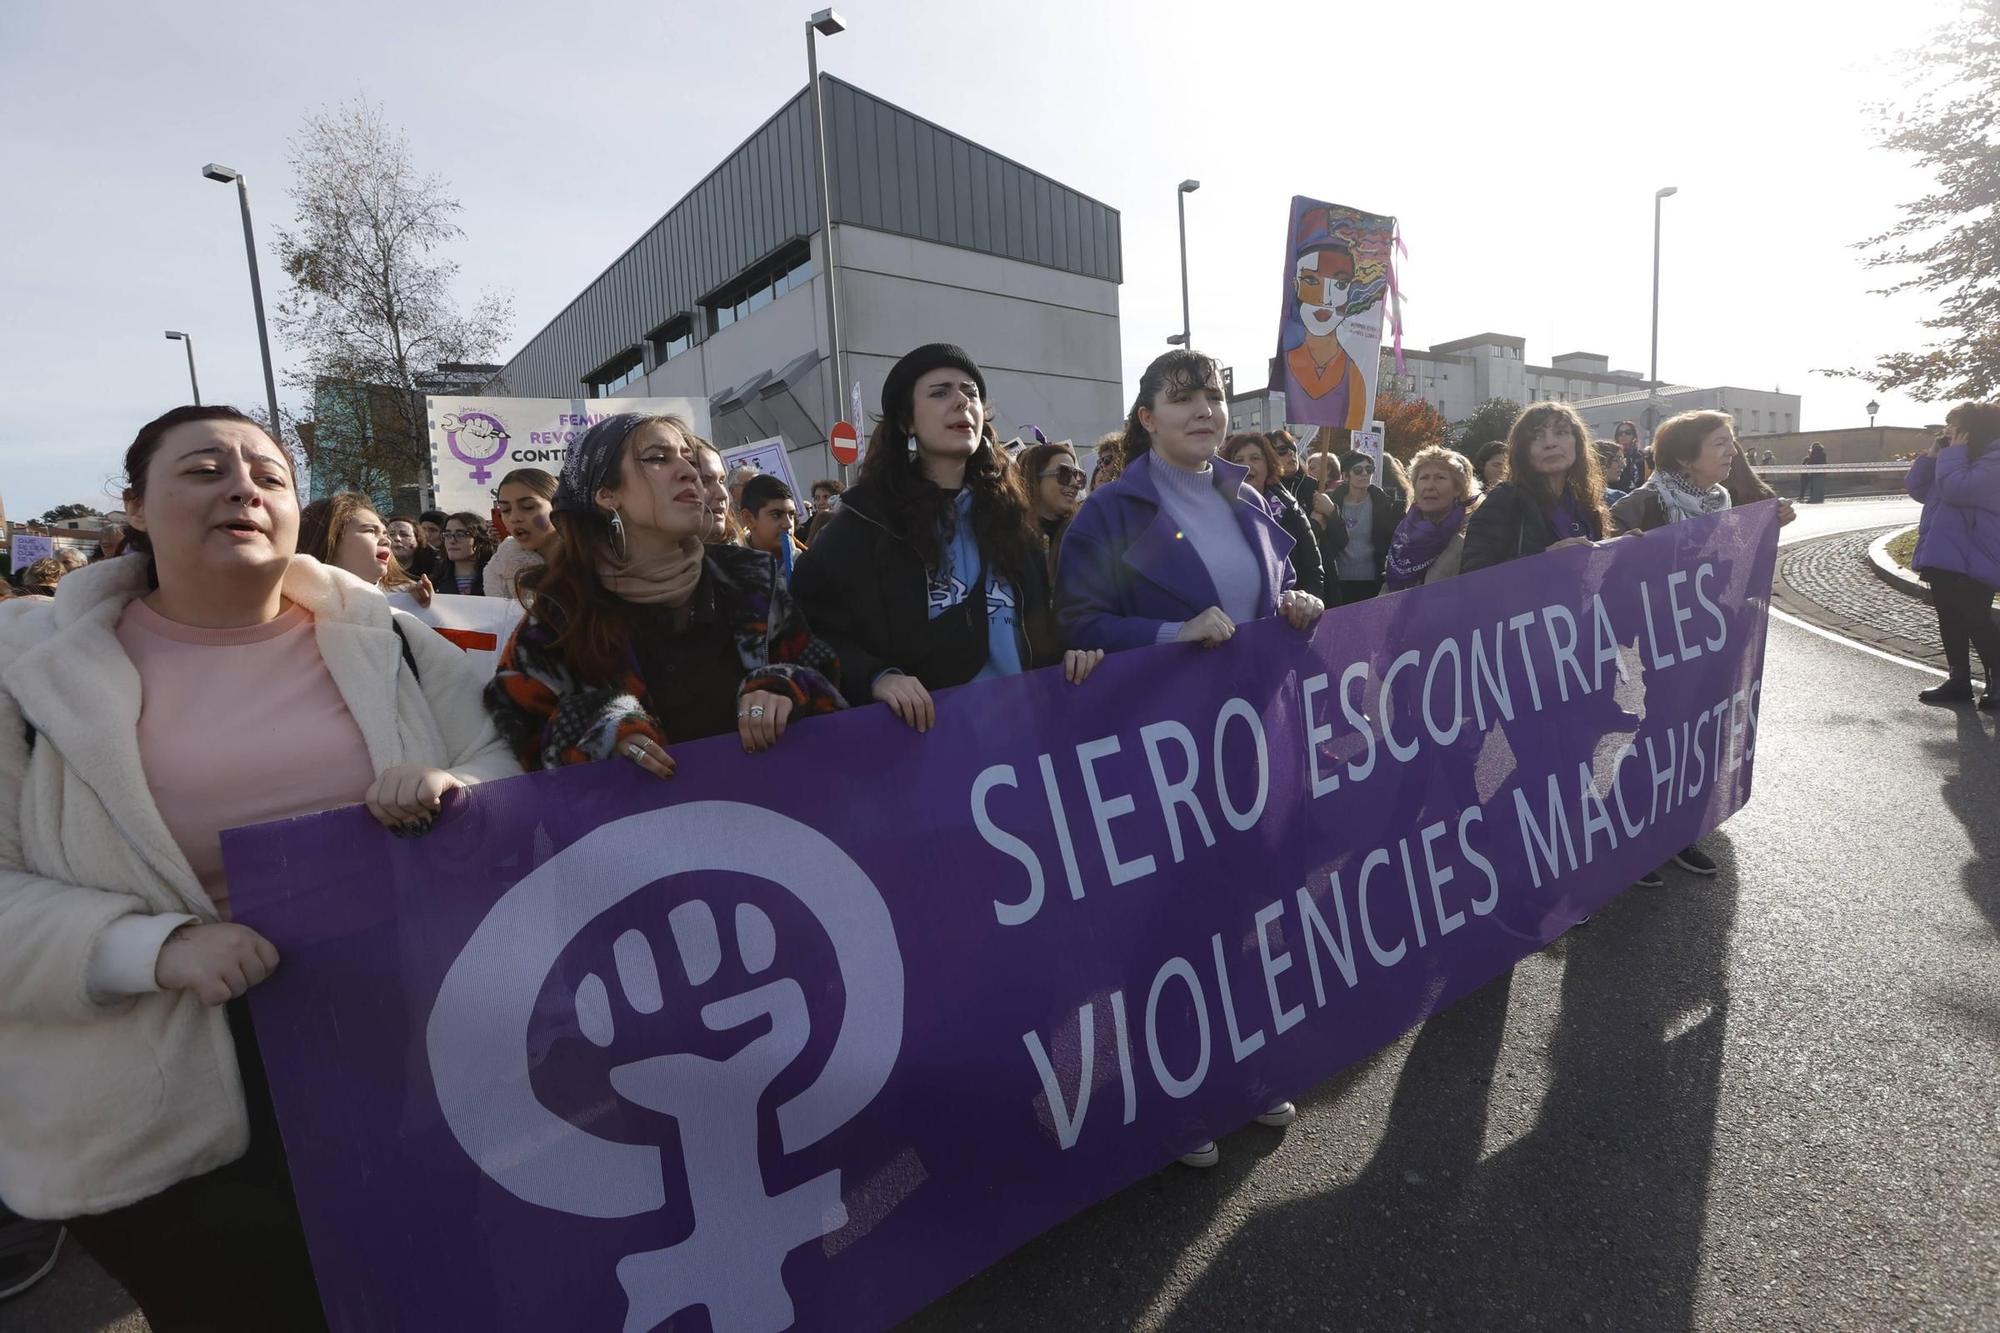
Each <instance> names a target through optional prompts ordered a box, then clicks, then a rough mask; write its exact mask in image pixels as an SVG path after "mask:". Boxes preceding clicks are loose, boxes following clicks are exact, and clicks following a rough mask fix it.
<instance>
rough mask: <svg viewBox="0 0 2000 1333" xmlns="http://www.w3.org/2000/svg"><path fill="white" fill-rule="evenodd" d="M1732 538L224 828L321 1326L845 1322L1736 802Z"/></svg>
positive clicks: (1019, 1230)
mask: <svg viewBox="0 0 2000 1333" xmlns="http://www.w3.org/2000/svg"><path fill="white" fill-rule="evenodd" d="M1776 533H1777V517H1776V514H1775V513H1774V505H1773V504H1772V503H1768V502H1767V503H1765V504H1760V505H1756V506H1753V507H1751V508H1749V509H1745V510H1738V511H1734V512H1728V513H1723V514H1719V515H1715V516H1712V517H1709V518H1705V519H1700V520H1697V521H1693V522H1687V523H1681V524H1677V525H1674V526H1672V527H1669V528H1663V529H1661V530H1659V531H1656V532H1653V533H1649V534H1647V535H1645V536H1643V537H1638V538H1634V539H1631V540H1625V541H1619V542H1615V543H1611V544H1610V545H1607V546H1604V547H1600V548H1595V549H1572V550H1565V551H1559V552H1552V553H1550V554H1547V555H1544V556H1540V557H1532V558H1530V559H1529V560H1525V561H1518V562H1516V563H1514V564H1512V565H1508V566H1505V567H1503V568H1499V569H1491V570H1484V571H1480V572H1478V573H1474V574H1469V575H1464V576H1461V577H1459V578H1455V579H1451V580H1448V581H1446V582H1442V583H1439V584H1435V585H1431V586H1428V587H1424V588H1420V589H1417V590H1415V591H1412V592H1407V593H1399V594H1395V595H1392V596H1386V597H1381V598H1377V599H1376V600H1374V601H1370V602H1365V603H1361V604H1359V605H1355V606H1350V607H1343V608H1341V609H1339V610H1336V611H1333V612H1330V613H1328V615H1327V616H1326V617H1325V619H1323V620H1322V621H1321V622H1320V624H1319V625H1318V626H1317V628H1316V629H1315V630H1314V631H1313V632H1312V633H1311V634H1310V635H1308V634H1304V633H1300V632H1298V631H1295V630H1293V629H1291V628H1290V627H1289V626H1287V625H1285V624H1283V623H1281V622H1279V621H1276V620H1271V621H1261V622H1258V623H1255V624H1251V625H1247V626H1245V627H1244V628H1243V629H1242V630H1241V631H1240V632H1239V633H1238V634H1237V636H1236V637H1235V639H1234V640H1233V641H1232V642H1231V643H1230V644H1228V645H1227V646H1226V647H1224V648H1221V649H1218V650H1215V651H1205V650H1202V649H1200V648H1196V647H1194V646H1191V645H1167V646H1163V647H1156V648H1150V649H1145V650H1141V651H1136V652H1131V653H1126V654H1122V655H1118V656H1114V657H1111V658H1109V659H1107V660H1106V661H1105V662H1104V664H1103V665H1102V666H1101V667H1100V668H1099V669H1098V671H1097V673H1096V674H1095V675H1094V676H1092V677H1091V679H1090V680H1088V681H1086V682H1085V683H1084V684H1083V685H1081V686H1072V685H1069V684H1067V683H1066V682H1064V681H1063V679H1062V677H1061V674H1060V673H1059V672H1039V673H1036V674H1033V675H1029V676H1022V677H1016V678H1013V679H1009V680H1001V681H992V682H986V683H981V684H975V685H970V686H965V687H962V688H960V689H956V690H948V691H943V692H941V693H940V695H939V696H938V706H937V716H938V724H937V726H936V728H935V729H933V730H932V731H931V732H929V733H928V734H924V735H919V734H917V733H916V732H913V731H911V730H909V729H908V728H907V727H905V726H903V725H902V724H901V723H899V722H897V721H896V720H895V718H894V717H893V716H891V714H890V713H889V711H888V710H887V709H886V708H875V707H868V708H860V709H855V710H853V711H851V712H848V713H844V714H838V715H834V716H830V717H824V718H816V719H810V720H807V721H804V722H801V723H799V724H797V725H795V726H794V727H793V728H792V729H791V730H790V731H789V732H788V733H787V734H786V736H785V738H784V740H783V741H782V742H781V743H780V744H779V746H778V748H777V749H776V750H775V751H772V752H769V753H765V754H762V755H754V756H747V755H745V754H743V753H742V751H741V750H740V748H739V747H738V746H737V745H736V743H735V741H734V739H733V738H721V739H716V740H710V741H703V742H699V743H695V744H689V745H683V746H678V747H676V751H675V752H676V754H677V755H678V757H679V761H680V762H679V772H678V776H676V777H675V778H673V779H672V780H671V781H667V782H662V781H659V780H657V779H654V778H651V777H649V776H647V775H645V774H644V773H642V772H640V771H639V770H638V769H636V768H634V767H633V766H631V765H630V764H626V763H621V762H609V763H601V764H593V765H588V766H585V767H581V768H573V769H567V770H564V771H561V772H553V773H542V774H535V775H531V776H527V777H522V778H516V779H512V780H509V781H506V782H501V783H495V784H490V785H487V786H483V787H480V788H477V789H475V790H473V791H472V792H470V793H469V794H466V795H465V797H464V799H461V800H456V801H455V802H454V803H453V804H452V805H451V806H450V807H449V808H448V809H447V810H446V812H445V813H444V815H443V816H442V817H441V818H440V820H439V821H438V824H437V826H436V828H434V829H433V830H432V831H431V832H430V833H429V834H427V835H426V836H424V837H422V838H419V839H412V840H400V839H396V838H393V837H390V836H388V834H387V833H386V831H385V830H383V829H381V828H380V827H378V826H377V825H375V824H374V823H373V822H372V821H371V820H370V819H369V818H368V816H367V815H366V813H365V812H363V811H361V810H358V809H355V810H346V811H338V812H334V813H331V814H325V815H315V816H311V817H308V818H303V819H297V820H291V821H286V822H283V823H278V824H270V825H265V826H262V827H259V828H254V829H248V830H240V831H236V832H232V833H230V834H228V835H227V836H226V838H225V848H226V852H227V857H228V868H229V876H230V884H231V890H232V897H233V899H234V901H235V902H236V904H237V912H238V919H240V920H242V921H244V922H246V923H248V924H250V925H252V926H254V927H255V928H257V929H258V930H260V931H263V932H264V933H265V934H267V935H268V936H269V937H270V938H271V939H272V940H273V941H274V942H275V943H276V944H277V947H278V949H279V951H280V953H281V954H282V956H283V963H282V965H281V966H280V968H279V969H278V971H277V973H276V974H275V975H274V976H273V977H272V978H271V980H269V981H268V982H266V983H265V984H263V985H261V986H259V987H257V988H256V989H254V990H253V991H252V992H251V1000H252V1007H253V1013H254V1018H255V1022H256V1028H257V1034H258V1040H259V1043H260V1045H261V1046H262V1048H263V1051H264V1055H265V1059H266V1062H267V1064H268V1066H269V1069H270V1074H271V1081H272V1088H273V1093H274V1095H275V1098H276V1101H277V1106H278V1111H279V1116H280V1120H281V1122H282V1124H283V1127H284V1135H285V1142H286V1147H287V1150H288V1152H289V1154H290V1159H291V1168H292V1173H293V1177H294V1179H295V1181H296V1183H297V1186H298V1194H299V1201H300V1206H301V1209H302V1212H303V1215H304V1219H305V1224H306V1229H307V1234H308V1237H309V1240H310V1243H311V1247H312V1254H313V1262H314V1267H315V1269H316V1271H317V1274H318V1277H319V1282H320V1289H321V1292H322V1294H323V1296H324V1299H325V1303H326V1308H327V1313H328V1316H329V1318H330V1319H331V1321H332V1325H333V1327H334V1328H336V1329H340V1330H363V1329H368V1330H382V1329H407V1330H423V1331H424V1333H435V1331H437V1330H450V1329H466V1330H520V1331H522V1333H529V1331H530V1330H532V1331H534V1333H540V1331H541V1330H547V1329H552V1328H560V1329H565V1330H609V1331H611V1333H618V1331H619V1330H624V1331H625V1333H643V1331H644V1330H649V1329H654V1328H660V1327H674V1328H683V1327H691V1326H692V1327H711V1328H713V1329H715V1330H718V1331H719V1333H753V1331H754V1333H763V1331H765V1330H778V1329H785V1328H800V1329H855V1328H880V1327H884V1326H887V1325H889V1324H892V1323H894V1322H895V1321H897V1320H898V1319H900V1318H902V1317H904V1316H906V1315H908V1314H910V1313H911V1312H913V1311H915V1310H916V1309H918V1308H920V1307H921V1306H923V1305H924V1304H925V1303H926V1302H928V1301H930V1300H932V1299H934V1298H935V1297H937V1296H938V1295H940V1294H941V1293H942V1292H944V1291H946V1290H948V1289H949V1288H950V1287H952V1286H953V1285H955V1284H956V1283H958V1282H960V1281H962V1280H963V1279H964V1278H966V1277H967V1276H969V1275H971V1274H972V1273H974V1272H977V1271H978V1270H979V1269H981V1268H983V1267H985V1266H987V1265H989V1264H991V1263H993V1262H994V1261H995V1260H997V1259H999V1258H1000V1257H1001V1256H1003V1255H1005V1254H1006V1253H1007V1252H1008V1251H1010V1250H1012V1249H1014V1248H1015V1247H1016V1246H1018V1245H1020V1244H1022V1243H1023V1242H1025V1241H1027V1240H1028V1239H1030V1238H1031V1237H1033V1236H1035V1235H1036V1234H1038V1233H1039V1232H1041V1231H1044V1230H1046V1229H1047V1228H1049V1227H1051V1226H1053V1225H1055V1224H1056V1223H1057V1222H1060V1221H1062V1220H1063V1219H1064V1218H1067V1217H1069V1216H1071V1215H1073V1214H1075V1213H1076V1212H1078V1211H1080V1210H1081V1209H1083V1208H1085V1207H1087V1206H1089V1205H1090V1204H1091V1203H1093V1202H1095V1201H1097V1200H1098V1199H1101V1198H1103V1197H1104V1196H1106V1195H1108V1194H1110V1193H1113V1192H1115V1191H1117V1190H1119V1189H1121V1188H1123V1187H1124V1186H1126V1185H1129V1184H1130V1183H1132V1182H1133V1181H1135V1180H1137V1179H1139V1178H1141V1177H1142V1176H1145V1175H1146V1174H1148V1173H1150V1172H1153V1171H1157V1170H1159V1169H1160V1168H1162V1167H1163V1166H1165V1165H1167V1164H1168V1163H1170V1162H1172V1161H1173V1160H1174V1158H1175V1157H1176V1156H1177V1155H1178V1154H1180V1153H1182V1152H1184V1151H1186V1150H1187V1149H1189V1148H1191V1147H1192V1146H1194V1145H1195V1144H1197V1143H1199V1142H1201V1141H1203V1140H1205V1139H1209V1138H1213V1137H1216V1136H1218V1135H1221V1134H1224V1133H1226V1132H1228V1131H1230V1130H1233V1129H1235V1128H1237V1127H1238V1126H1240V1125H1242V1124H1244V1123H1245V1122H1247V1121H1248V1120H1249V1119H1250V1118H1251V1117H1252V1116H1254V1115H1255V1114H1256V1113H1257V1112H1259V1111H1261V1110H1262V1109H1264V1108H1265V1107H1266V1106H1268V1105H1270V1104H1271V1102H1273V1101H1274V1100H1276V1099H1279V1098H1282V1097H1288V1096H1292V1095H1295V1094H1298V1093H1301V1092H1303V1091H1305V1090H1306V1089H1308V1088H1309V1087H1311V1086H1312V1085H1314V1084H1316V1083H1318V1082H1319V1081H1321V1080H1323V1079H1325V1078H1327V1077H1328V1076H1329V1075H1331V1074H1333V1073H1335V1072H1336V1071H1338V1070H1340V1069H1342V1068H1343V1067H1345V1066H1347V1065H1349V1064H1351V1063H1353V1062H1355V1061H1356V1060H1359V1059H1362V1058H1363V1057H1365V1056H1367V1055H1368V1054H1369V1053H1371V1052H1373V1051H1375V1050H1377V1049H1379V1048H1380V1047H1382V1046H1384V1045H1386V1044H1387V1043H1389V1042H1390V1041H1392V1040H1394V1039H1395V1038H1396V1036H1397V1035H1398V1034H1400V1033H1401V1032H1402V1031H1404V1030H1405V1029H1406V1028H1408V1027H1410V1026H1411V1025H1412V1024H1414V1023H1418V1022H1421V1021H1422V1020H1423V1019H1424V1018H1426V1017H1428V1016H1429V1015H1430V1014H1432V1013H1434V1012H1436V1011H1437V1010H1438V1009H1440V1008H1442V1007H1443V1006H1445V1005H1448V1004H1450V1003H1451V1002H1452V1001H1454V1000H1456V999H1457V998H1458V997H1460V996H1461V995H1464V994H1465V993H1466V992H1468V991H1470V990H1472V989H1473V988H1475V987H1477V986H1479V985H1481V984H1483V983H1484V982H1486V981H1488V980H1490V979H1491V978H1493V977H1494V976H1496V975H1498V974H1500V973H1501V972H1504V971H1505V970H1506V969H1508V968H1509V967H1511V966H1512V965H1513V964H1514V962H1515V961H1516V960H1517V959H1519V958H1521V957H1523V956H1524V955H1526V954H1528V953H1531V952H1533V951H1535V950H1537V949H1539V948H1540V947H1542V945H1543V944H1544V943H1546V942H1547V941H1548V940H1550V939H1552V938H1553V937H1555V936H1556V935H1558V934H1560V933H1561V932H1562V931H1563V930H1565V929H1567V928H1568V927H1569V926H1570V925H1571V924H1573V923H1574V922H1575V921H1576V920H1577V919H1578V918H1579V917H1581V916H1582V915H1584V914H1586V913H1590V912H1593V911H1595V910H1597V909H1598V908H1599V907H1601V906H1602V905H1603V904H1604V903H1605V902H1607V901H1608V900H1609V899H1610V898H1611V897H1613V896H1614V895H1615V894H1617V893H1618V892H1619V891H1621V890H1622V889H1623V888H1625V887H1626V886H1627V885H1629V884H1631V883H1632V882H1633V880H1634V879H1635V878H1636V877H1637V876H1638V875H1639V874H1641V873H1642V872H1643V871H1645V870H1647V869H1650V868H1652V867H1654V866H1657V865H1660V864H1662V863H1663V862H1665V861H1666V860H1667V859H1668V858H1669V857H1670V856H1671V855H1672V854H1673V853H1674V852H1675V851H1676V850H1678V849H1679V848H1681V847H1684V846H1686V845H1687V844H1689V843H1691V842H1693V841H1694V840H1695V839H1696V838H1697V837H1699V836H1700V835H1701V834H1702V833H1704V832H1706V831H1707V830H1709V829H1712V828H1713V827H1715V826H1716V825H1717V824H1718V823H1720V822H1721V821H1722V820H1724V819H1726V818H1727V817H1728V816H1729V815H1730V814H1731V813H1732V812H1733V811H1735V810H1736V809H1737V808H1739V807H1740V806H1741V805H1742V804H1743V803H1744V802H1745V801H1746V800H1747V799H1748V797H1749V794H1750V779H1751V769H1752V758H1753V755H1754V753H1755V748H1756V739H1757V712H1758V691H1759V688H1760V684H1759V681H1760V676H1761V673H1762V667H1763V657H1764V633H1765V624H1766V604H1767V600H1768V596H1769V590H1770V583H1771V570H1772V564H1773V560H1774V556H1775V551H1776Z"/></svg>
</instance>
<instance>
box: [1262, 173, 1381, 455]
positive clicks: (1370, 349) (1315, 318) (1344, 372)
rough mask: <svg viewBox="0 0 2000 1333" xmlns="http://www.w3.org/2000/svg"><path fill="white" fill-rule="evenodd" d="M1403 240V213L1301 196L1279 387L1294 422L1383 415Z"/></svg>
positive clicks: (1347, 425)
mask: <svg viewBox="0 0 2000 1333" xmlns="http://www.w3.org/2000/svg"><path fill="white" fill-rule="evenodd" d="M1395 243H1396V219H1394V218H1386V217H1377V216H1376V215H1375V214H1373V213H1363V212H1360V211H1358V210H1356V209H1352V208H1343V207H1341V206H1340V205H1338V204H1326V203H1321V202H1320V201H1319V200H1317V199H1308V198H1306V197H1305V196H1304V195H1293V196H1292V220H1291V225H1290V226H1289V227H1288V228H1287V229H1286V232H1285V282H1284V293H1285V294H1284V301H1283V304H1282V307H1281V310H1280V313H1279V316H1278V376H1279V381H1280V382H1279V384H1278V385H1277V386H1276V387H1278V388H1282V389H1283V390H1284V391H1285V420H1286V421H1288V422H1293V423H1295V424H1298V425H1307V426H1331V427H1333V428H1335V429H1336V430H1365V429H1366V428H1367V426H1368V423H1369V422H1370V421H1371V420H1373V419H1374V417H1373V414H1374V411H1375V380H1376V377H1377V374H1378V373H1379V372H1380V370H1381V362H1382V307H1383V305H1384V303H1385V302H1386V301H1387V299H1388V297H1389V295H1390V292H1391V290H1392V288H1393V286H1394V283H1395V275H1394V271H1393V270H1394V265H1395V254H1394V249H1395Z"/></svg>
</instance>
